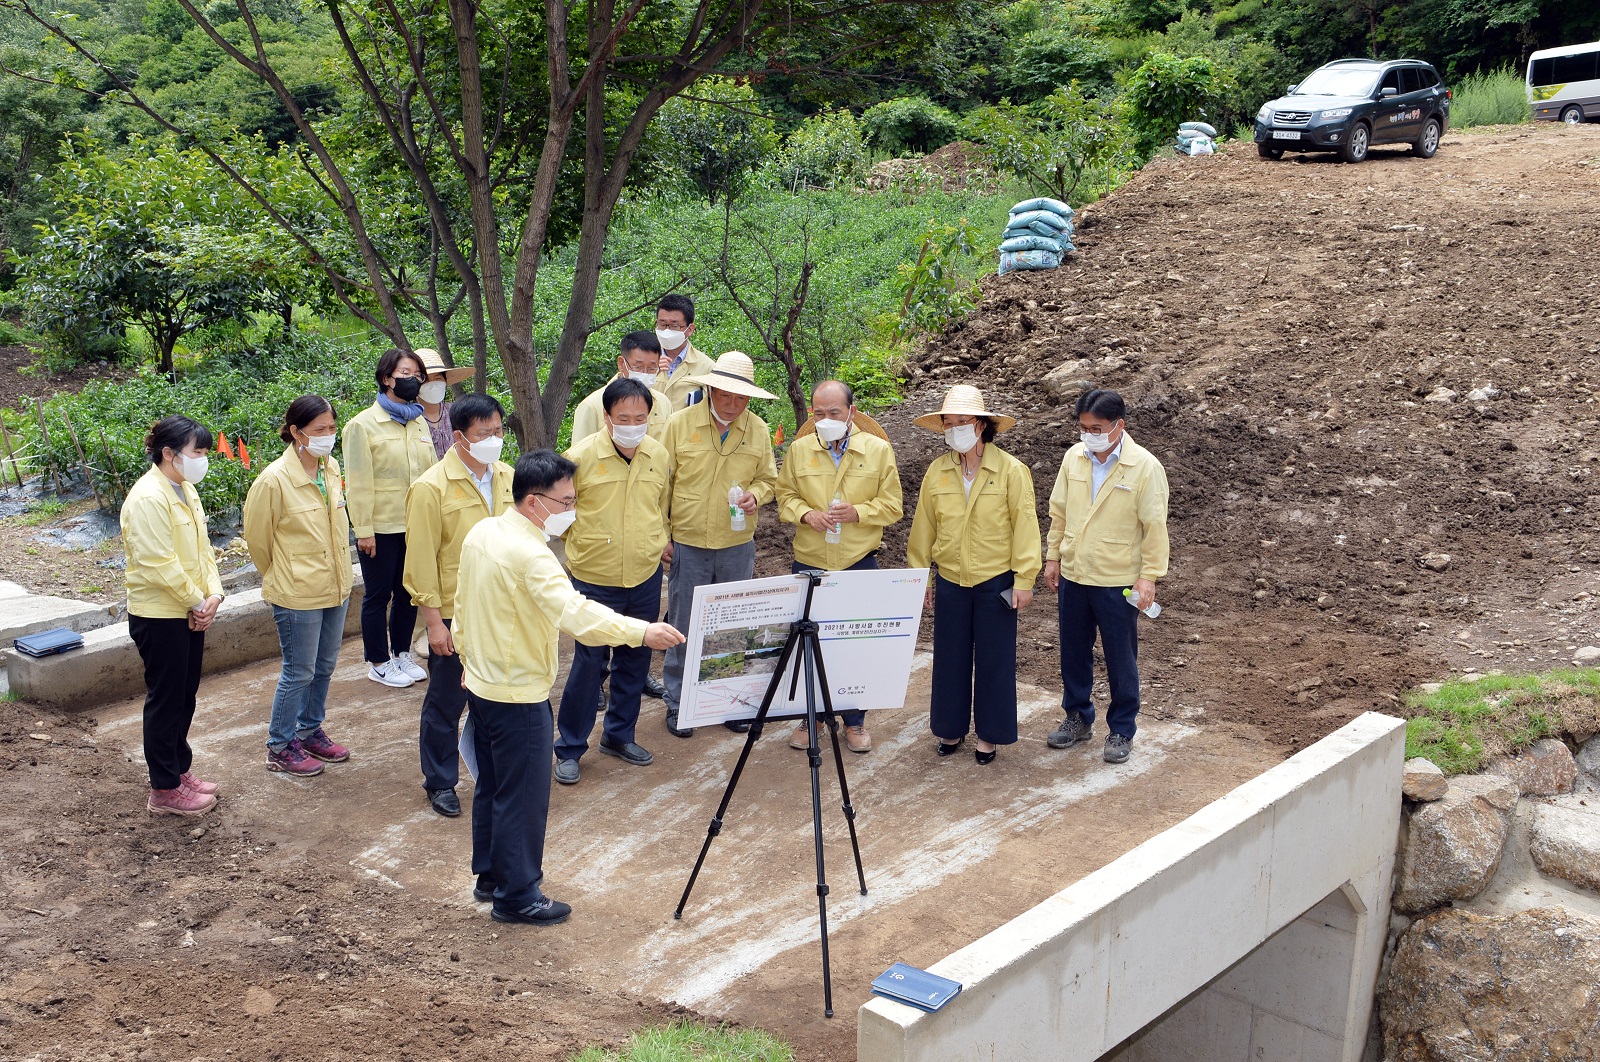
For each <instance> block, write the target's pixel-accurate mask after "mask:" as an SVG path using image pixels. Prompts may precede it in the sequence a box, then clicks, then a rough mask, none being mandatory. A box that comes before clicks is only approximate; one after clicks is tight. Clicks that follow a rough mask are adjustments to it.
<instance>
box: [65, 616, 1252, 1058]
mask: <svg viewBox="0 0 1600 1062" xmlns="http://www.w3.org/2000/svg"><path fill="white" fill-rule="evenodd" d="M360 656H361V652H360V643H359V640H355V639H353V640H350V641H347V642H346V644H345V647H344V651H343V654H342V658H341V663H340V667H339V670H338V672H337V673H336V675H335V677H334V681H333V685H332V689H331V693H330V698H329V705H330V706H329V711H328V719H327V729H328V731H329V733H330V734H332V735H333V737H334V738H335V739H336V740H338V741H341V742H343V743H344V744H346V745H348V746H350V747H351V748H352V750H353V756H352V759H351V761H350V762H349V763H346V764H334V765H330V766H329V767H328V769H327V771H326V772H325V773H324V774H323V775H322V776H320V777H318V778H313V779H303V780H302V779H290V778H287V777H285V776H282V775H278V774H272V773H269V772H268V771H266V770H265V769H264V763H265V745H264V742H265V739H266V721H267V716H268V713H269V709H270V703H271V699H272V694H273V689H274V686H275V682H276V678H277V665H276V662H264V663H261V664H257V665H253V666H249V667H245V668H242V669H240V670H237V671H234V672H231V673H228V674H226V675H217V676H211V677H208V678H207V679H206V680H205V682H204V683H203V685H202V687H201V693H200V698H201V703H200V709H199V712H198V714H197V718H196V721H195V726H194V731H193V733H192V736H191V741H192V744H193V745H194V748H195V752H196V769H197V770H198V771H200V772H202V773H203V774H204V775H205V776H207V777H212V778H216V779H218V780H219V781H220V782H221V783H222V784H223V787H224V788H223V792H224V799H225V800H226V802H227V804H228V806H229V808H230V810H231V813H232V814H233V815H234V816H237V817H239V818H241V819H244V820H248V821H249V822H251V824H252V828H253V829H254V830H256V831H257V832H259V833H261V834H264V835H265V836H267V837H269V838H271V839H272V840H274V841H275V842H277V843H279V844H282V845H287V846H292V847H294V848H297V849H300V850H303V851H305V852H306V853H307V854H308V855H309V856H310V858H313V859H316V860H325V861H326V862H327V863H329V864H346V865H348V866H349V867H351V868H353V871H354V872H356V873H360V874H365V875H369V876H371V877H372V878H374V879H376V880H379V881H381V882H384V883H386V884H387V885H388V886H389V887H391V888H393V889H395V890H404V891H406V892H409V893H412V894H414V895H415V896H416V897H417V900H418V902H419V903H434V904H444V905H449V906H453V907H462V908H467V907H471V906H473V904H472V899H471V895H470V890H471V885H472V876H471V874H470V871H469V866H468V862H469V854H470V837H469V823H468V817H467V816H463V817H462V818H461V819H458V820H447V819H444V818H441V817H439V816H438V815H436V814H434V813H433V812H432V811H431V810H430V809H429V808H428V806H427V803H426V801H425V799H424V796H423V792H422V787H421V775H420V772H419V769H418V766H417V750H416V730H417V724H416V719H417V711H418V708H419V707H420V704H421V700H422V692H423V687H422V686H416V687H412V688H411V689H407V690H391V689H388V688H386V687H381V686H379V685H377V684H376V683H373V682H371V681H369V680H368V679H367V678H366V677H365V670H366V669H365V665H364V664H362V663H361V660H360ZM926 662H927V661H926V658H925V657H924V658H921V659H920V660H919V670H918V672H917V673H916V674H914V675H913V677H912V687H911V689H912V692H911V699H910V703H909V704H908V706H907V707H906V708H904V709H902V710H899V711H894V712H879V713H872V714H869V716H868V725H869V728H870V729H871V731H872V733H873V736H874V738H875V740H876V742H877V747H876V749H875V750H874V751H873V752H871V753H870V754H867V755H854V754H851V753H849V752H846V753H845V756H846V757H847V763H846V769H847V772H848V778H849V783H850V786H851V791H852V796H853V798H854V803H855V806H856V808H857V811H858V827H859V830H860V835H861V848H862V858H863V861H864V863H865V867H866V873H867V883H868V887H869V890H870V891H869V894H868V895H867V896H865V897H863V896H860V895H858V892H857V889H856V887H855V881H854V868H853V866H852V864H851V858H850V849H849V841H848V835H847V834H846V832H845V829H844V823H843V818H842V815H841V813H840V810H839V799H838V793H837V785H836V779H835V777H834V775H833V769H832V762H831V759H825V762H824V768H825V770H824V777H823V817H824V822H825V826H826V829H825V834H826V845H827V860H828V863H827V867H828V881H829V883H830V885H831V887H832V894H831V896H830V898H829V905H828V910H829V923H830V929H831V932H830V945H831V950H832V959H833V977H834V996H835V998H834V1005H835V1008H836V1012H837V1014H838V1015H839V1016H838V1017H836V1018H835V1019H833V1020H832V1021H825V1020H824V1019H823V1017H822V990H821V971H820V962H821V960H820V951H819V948H818V942H817V929H818V926H817V901H816V878H815V872H814V864H813V854H812V842H811V815H810V783H809V772H808V771H807V770H806V768H805V757H804V755H803V754H801V753H798V752H795V751H793V750H791V749H789V747H788V745H787V738H788V734H789V731H790V727H789V725H786V724H783V723H778V724H774V726H773V727H772V728H770V729H769V730H768V732H767V734H766V735H764V737H763V739H762V741H761V743H760V744H759V745H758V747H757V748H756V750H755V751H754V753H753V754H752V759H751V763H750V766H749V767H748V768H747V770H746V774H745V778H744V780H743V781H742V783H741V785H740V788H739V789H738V791H737V793H736V795H735V798H734V802H733V805H732V807H731V809H730V812H729V816H728V820H727V825H726V827H725V829H724V830H723V832H722V834H721V836H720V837H719V838H718V839H717V840H716V841H715V842H714V843H713V845H712V848H711V853H710V856H709V858H708V860H707V862H706V867H705V870H704V871H703V873H702V874H701V877H700V881H699V883H698V885H697V886H696V889H695V893H694V895H693V897H692V898H691V901H690V904H689V907H688V909H687V911H686V913H685V916H684V918H683V920H682V921H679V922H675V921H674V920H673V918H672V910H673V908H674V907H675V906H676V903H677V900H678V897H679V895H680V893H681V892H682V890H683V886H684V884H685V882H686V881H687V878H688V873H689V870H690V869H691V867H692V866H693V863H694V859H695V856H696V854H697V853H698V851H699V848H700V845H701V843H702V841H703V840H704V838H705V834H706V827H707V824H708V823H709V821H710V818H711V815H712V814H713V812H714V811H715V809H716V805H717V801H718V800H719V798H720V797H721V794H722V792H723V789H724V786H725V784H726V780H727V777H728V773H729V771H730V770H731V768H732V765H733V763H734V760H735V759H736V758H737V755H738V752H739V750H740V748H741V747H742V743H743V736H742V735H735V734H732V733H730V732H729V731H727V730H724V729H723V728H721V727H715V728H710V729H702V730H700V731H699V732H698V733H697V734H696V735H695V736H694V737H693V738H690V739H687V740H682V739H677V738H674V737H672V736H670V735H669V734H667V732H666V731H665V729H664V728H663V726H662V723H661V714H662V711H663V709H662V705H661V702H660V701H655V700H650V699H646V701H645V705H644V714H643V717H642V719H641V723H640V726H639V734H638V738H639V741H640V742H641V743H642V744H643V745H645V747H647V748H649V749H651V750H652V751H653V752H654V753H655V755H656V762H655V763H654V764H652V765H651V766H649V767H644V768H638V767H631V766H628V765H626V764H624V763H622V762H621V761H619V760H616V759H613V758H610V757H606V756H600V755H597V754H596V753H594V752H593V751H591V752H590V754H589V755H587V756H585V757H584V759H583V761H582V763H583V772H584V773H583V778H582V781H581V782H580V783H579V784H578V785H577V786H574V787H570V788H568V787H563V786H559V785H558V786H556V787H555V792H554V794H553V796H552V809H551V820H550V827H549V845H548V850H547V853H546V860H545V873H546V880H545V888H546V891H547V892H548V893H549V894H550V895H552V896H555V897H556V898H558V899H564V900H567V901H568V902H570V903H572V904H573V906H574V909H575V910H574V915H573V919H572V921H571V922H570V923H569V924H568V925H566V926H564V927H561V928H559V929H556V930H551V931H548V932H545V931H534V933H533V934H532V935H531V936H528V935H527V934H522V935H520V936H519V935H518V934H517V933H515V932H512V933H505V932H499V933H498V935H497V936H492V937H491V938H490V939H491V940H492V941H493V943H490V944H487V946H486V947H485V949H484V950H483V951H482V952H481V953H478V952H475V954H474V958H475V960H478V961H484V962H488V963H490V964H493V963H495V962H504V963H506V964H508V967H511V966H514V965H515V964H516V963H517V962H519V961H524V962H525V961H527V956H528V955H531V954H541V955H545V956H547V957H549V956H551V955H552V954H553V955H554V957H555V961H557V962H559V963H560V965H561V967H562V968H564V969H568V970H570V971H571V972H572V975H573V976H575V977H579V978H585V979H591V980H592V981H593V983H595V984H596V985H605V986H620V987H621V988H623V990H624V991H627V992H629V993H634V994H637V995H638V996H640V997H643V998H648V999H652V1000H663V1001H672V1002H677V1003H681V1004H683V1005H685V1006H687V1007H690V1008H692V1009H695V1010H697V1011H700V1012H702V1013H705V1014H708V1015H710V1016H713V1017H727V1018H736V1019H738V1020H740V1021H744V1022H749V1023H754V1024H761V1025H765V1026H767V1027H769V1028H774V1029H778V1030H785V1031H788V1032H790V1033H791V1034H793V1033H794V1032H796V1031H797V1030H800V1029H804V1030H805V1031H806V1032H808V1033H809V1034H812V1035H820V1036H822V1037H823V1038H824V1039H825V1041H826V1042H830V1043H832V1042H835V1041H836V1044H835V1046H836V1048H837V1049H838V1050H840V1051H848V1050H850V1049H851V1045H853V1043H854V1040H855V1020H854V1015H855V1008H856V1007H857V1006H859V1005H860V1004H861V1003H863V1002H865V1001H866V1000H867V999H868V998H869V995H870V992H869V982H870V981H871V979H872V977H874V976H876V975H877V974H878V973H880V972H882V970H883V969H884V968H886V967H887V966H888V965H890V964H891V963H893V962H895V961H902V960H903V961H906V962H910V963H913V964H915V965H921V966H928V965H931V964H932V963H933V962H934V961H935V960H937V959H938V958H940V957H941V956H943V955H946V954H948V953H949V952H950V951H952V950H954V949H956V948H958V947H960V946H962V945H964V944H965V943H967V942H969V941H971V940H974V939H976V938H977V937H980V936H982V935H983V934H984V933H987V932H989V931H990V930H993V929H995V928H996V927H998V926H999V925H1001V924H1003V923H1004V922H1006V921H1007V920H1008V919H1009V918H1011V917H1013V916H1015V915H1017V914H1020V913H1021V912H1023V911H1026V910H1027V909H1028V908H1030V907H1032V906H1033V905H1034V904H1036V903H1038V902H1039V901H1041V900H1043V899H1045V898H1046V897H1049V896H1051V895H1053V894H1055V893H1057V892H1059V891H1060V890H1061V889H1062V888H1063V887H1064V886H1066V885H1068V884H1070V883H1072V882H1073V881H1075V880H1077V879H1079V878H1080V877H1082V876H1084V875H1085V874H1087V873H1089V872H1091V871H1093V870H1095V869H1096V868H1098V867H1100V866H1103V865H1105V864H1106V863H1109V862H1110V861H1111V860H1113V859H1115V858H1116V857H1117V856H1119V855H1121V854H1122V853H1123V852H1125V851H1127V850H1129V849H1131V848H1133V847H1134V846H1136V845H1137V844H1139V843H1140V842H1142V841H1144V840H1146V839H1147V838H1149V837H1151V836H1153V835H1155V834H1157V833H1159V832H1160V831H1161V830H1163V829H1165V828H1167V827H1169V826H1171V825H1173V824H1174V823H1176V822H1178V821H1180V820H1182V819H1183V818H1184V817H1185V816H1187V815H1189V814H1191V813H1192V812H1194V811H1195V810H1197V809H1199V808H1200V807H1203V806H1204V805H1205V804H1206V803H1207V802H1209V801H1210V800H1212V799H1214V798H1216V797H1217V796H1219V795H1221V794H1222V793H1224V792H1226V791H1228V790H1230V789H1232V788H1233V787H1234V786H1236V785H1238V784H1239V783H1240V782H1243V781H1245V780H1246V779H1248V778H1251V777H1253V776H1255V775H1256V774H1258V773H1260V772H1261V771H1262V770H1265V769H1267V768H1269V767H1271V766H1272V765H1274V764H1276V763H1278V762H1280V761H1281V759H1282V753H1281V752H1280V751H1279V750H1277V749H1274V748H1272V747H1270V746H1268V745H1266V744H1264V743H1262V742H1260V741H1259V740H1257V739H1256V737H1255V735H1254V734H1253V733H1249V732H1243V731H1239V730H1233V729H1229V728H1225V727H1221V726H1217V727H1210V728H1196V727H1193V726H1190V725H1186V724H1182V723H1178V722H1164V721H1160V720H1155V719H1151V720H1147V721H1145V723H1144V726H1143V728H1142V729H1141V732H1140V736H1139V738H1138V740H1137V742H1136V744H1135V751H1134V756H1133V758H1132V759H1131V760H1130V761H1129V762H1128V763H1127V764H1125V765H1122V766H1120V767H1113V766H1111V765H1108V764H1106V763H1104V762H1103V761H1102V760H1101V758H1100V755H1099V753H1100V741H1101V740H1103V736H1104V731H1103V729H1102V730H1101V731H1099V732H1098V733H1097V735H1096V739H1095V741H1094V742H1092V743H1091V745H1090V746H1089V747H1087V748H1085V747H1081V746H1080V747H1078V748H1075V749H1071V750H1065V751H1058V750H1053V749H1050V748H1048V747H1047V746H1046V744H1045V742H1044V736H1045V734H1046V733H1047V732H1048V731H1049V730H1050V729H1051V728H1052V727H1053V726H1054V725H1055V723H1056V722H1057V718H1058V714H1059V711H1060V709H1059V707H1058V705H1059V694H1050V693H1047V692H1044V691H1040V690H1037V689H1032V688H1025V689H1024V690H1023V691H1022V693H1023V710H1022V714H1023V720H1022V734H1023V740H1022V741H1021V742H1020V743H1018V744H1016V745H1013V746H1010V747H1007V748H1003V749H1002V750H1001V752H1000V756H999V759H998V760H997V762H996V763H994V764H992V765H990V766H987V767H980V766H978V765H977V764H976V763H975V762H974V760H973V757H972V755H971V752H970V751H969V750H970V748H971V744H970V742H969V744H968V747H967V749H965V750H963V753H962V754H960V755H957V756H952V757H949V758H948V759H940V758H939V757H937V756H935V755H934V752H933V738H932V736H931V734H930V733H929V731H928V728H927V696H928V671H927V668H926ZM559 689H560V686H559V684H558V686H557V690H558V691H559ZM93 714H94V715H95V717H96V719H97V720H98V721H99V728H98V730H99V734H100V736H101V739H102V740H103V741H114V742H118V743H120V744H121V745H122V746H123V747H124V748H126V750H127V754H128V756H129V757H130V759H134V760H137V759H138V758H139V751H138V750H139V743H140V716H139V701H138V700H137V699H129V700H126V701H123V702H120V703H117V704H112V705H106V706H103V707H102V708H100V709H97V710H96V711H95V712H94V713H93ZM1102 727H1103V724H1102ZM459 792H460V795H461V797H462V802H463V804H468V803H469V802H470V797H471V787H470V784H468V783H465V782H464V783H463V785H462V786H461V788H460V790H459ZM481 910H482V913H483V915H484V918H485V929H486V930H490V929H493V930H495V931H504V930H505V929H506V928H507V927H504V926H498V925H494V924H492V923H489V922H488V920H487V909H486V908H482V909H481ZM486 935H488V934H486ZM524 936H526V937H527V939H528V941H529V942H532V941H536V942H537V947H538V948H539V949H541V950H540V951H539V952H537V953H530V952H525V951H524V950H522V949H524V948H526V947H531V946H534V945H533V944H532V943H528V944H524V943H523V942H522V940H523V937H524ZM519 956H520V958H519Z"/></svg>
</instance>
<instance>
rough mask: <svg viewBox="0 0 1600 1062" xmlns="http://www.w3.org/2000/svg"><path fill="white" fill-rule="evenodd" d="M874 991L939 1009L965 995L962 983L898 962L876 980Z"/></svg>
mask: <svg viewBox="0 0 1600 1062" xmlns="http://www.w3.org/2000/svg"><path fill="white" fill-rule="evenodd" d="M872 993H873V995H878V996H883V997H885V998H886V999H892V1000H894V1001H895V1002H896V1003H905V1004H907V1005H908V1006H913V1007H918V1008H920V1009H922V1010H938V1009H939V1008H940V1007H942V1006H944V1005H945V1004H946V1003H948V1002H950V1001H951V1000H952V999H954V998H955V997H956V996H958V995H960V994H961V982H960V981H952V980H950V978H948V977H940V976H939V975H938V974H931V973H929V972H928V971H927V970H919V969H917V968H916V967H915V966H907V965H906V964H905V963H903V962H897V963H895V964H894V965H893V966H891V967H889V968H888V969H887V970H885V971H883V973H881V974H879V975H878V976H877V977H875V978H873V979H872Z"/></svg>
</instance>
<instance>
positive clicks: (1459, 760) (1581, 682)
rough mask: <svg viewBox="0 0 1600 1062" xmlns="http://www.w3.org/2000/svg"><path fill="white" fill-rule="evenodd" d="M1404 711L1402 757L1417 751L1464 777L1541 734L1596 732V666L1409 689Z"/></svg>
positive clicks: (1599, 689) (1599, 681)
mask: <svg viewBox="0 0 1600 1062" xmlns="http://www.w3.org/2000/svg"><path fill="white" fill-rule="evenodd" d="M1404 710H1405V714H1406V717H1407V718H1406V758H1407V759H1411V758H1412V757H1416V756H1421V757H1423V758H1424V759H1428V760H1432V761H1433V762H1434V764H1435V765H1437V766H1438V768H1439V769H1440V770H1442V771H1443V772H1444V773H1445V774H1470V773H1472V772H1473V771H1477V770H1481V769H1482V768H1483V766H1484V764H1486V763H1488V762H1489V760H1490V759H1491V758H1492V757H1494V756H1500V755H1505V754H1507V753H1513V752H1520V751H1522V750H1523V749H1525V748H1527V747H1528V746H1529V745H1532V744H1533V743H1534V742H1535V741H1538V740H1539V739H1540V738H1546V737H1556V736H1558V735H1560V734H1562V733H1564V732H1573V731H1586V732H1593V731H1595V730H1597V729H1600V723H1597V720H1600V671H1596V670H1595V669H1593V668H1564V669H1560V670H1556V671H1546V672H1543V673H1542V674H1538V675H1485V676H1483V677H1482V678H1478V679H1474V680H1472V681H1467V680H1465V679H1451V680H1450V681H1449V682H1445V683H1442V684H1440V686H1439V688H1438V689H1437V690H1434V691H1432V692H1428V691H1424V690H1414V691H1412V692H1411V693H1410V694H1407V696H1406V699H1405V701H1404Z"/></svg>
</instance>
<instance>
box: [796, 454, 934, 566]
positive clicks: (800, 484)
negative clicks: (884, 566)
mask: <svg viewBox="0 0 1600 1062" xmlns="http://www.w3.org/2000/svg"><path fill="white" fill-rule="evenodd" d="M836 493H837V494H840V495H842V496H843V497H844V500H845V501H846V502H849V503H850V504H851V505H854V506H855V507H856V513H857V515H858V516H859V517H860V522H858V523H853V524H841V525H839V541H838V542H837V543H834V544H832V545H830V544H829V543H828V540H827V539H826V537H824V536H823V535H820V534H818V533H817V532H815V531H813V530H812V529H811V528H809V527H807V526H806V525H805V524H803V523H801V522H800V518H801V517H803V516H805V514H806V513H807V512H809V511H810V510H812V509H816V510H818V511H820V512H824V513H826V512H827V511H828V506H829V505H830V504H832V502H833V496H834V494H836ZM777 495H778V518H779V519H780V520H782V521H783V522H784V523H786V524H794V525H795V531H794V559H795V560H797V561H799V562H800V563H801V564H809V565H811V566H812V567H815V568H820V569H822V570H823V571H829V572H836V571H841V570H843V569H845V568H848V567H850V565H852V564H854V563H856V562H857V561H859V560H860V559H861V558H862V557H865V556H866V555H867V554H868V553H871V552H872V551H873V550H875V549H877V548H878V547H879V546H881V545H883V529H884V528H886V527H888V526H890V525H891V524H895V523H898V522H899V521H900V518H901V517H902V516H903V515H905V513H904V510H903V509H902V508H901V497H900V470H899V468H897V467H896V466H895V460H894V448H893V447H891V446H890V445H889V444H888V443H886V442H884V441H883V440H882V439H880V438H878V437H877V436H876V435H868V434H867V433H866V432H864V431H852V432H851V433H850V436H849V438H848V439H846V440H845V450H844V456H843V457H842V458H841V459H840V460H839V464H838V466H837V467H836V466H835V465H834V463H833V455H832V454H831V453H829V451H828V446H827V444H826V443H824V442H823V441H822V440H821V439H820V438H819V437H818V436H817V434H816V433H815V432H806V433H805V434H804V435H802V436H800V437H799V438H798V439H796V440H795V441H794V443H793V445H791V446H790V447H789V454H788V456H787V457H785V458H784V461H783V470H782V471H781V472H779V473H778V488H777Z"/></svg>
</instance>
